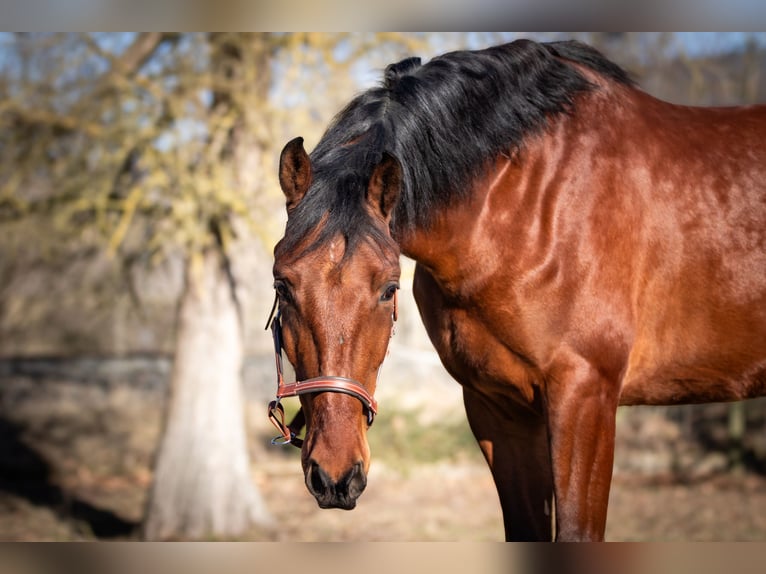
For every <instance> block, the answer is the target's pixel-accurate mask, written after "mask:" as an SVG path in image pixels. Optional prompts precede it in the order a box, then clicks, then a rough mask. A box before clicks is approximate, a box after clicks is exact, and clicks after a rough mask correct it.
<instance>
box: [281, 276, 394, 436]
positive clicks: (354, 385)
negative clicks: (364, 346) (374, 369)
mask: <svg viewBox="0 0 766 574" xmlns="http://www.w3.org/2000/svg"><path fill="white" fill-rule="evenodd" d="M278 302H279V298H278V297H277V298H275V299H274V305H273V307H272V308H271V313H270V314H269V320H268V322H267V323H266V328H267V329H268V328H269V327H271V334H272V336H273V338H274V356H275V360H276V366H277V394H276V399H275V400H273V401H271V402H270V403H269V407H268V417H269V420H270V421H271V424H273V425H274V426H275V427H276V428H277V430H278V431H279V433H280V434H279V436H276V437H274V438H273V439H272V440H271V444H273V445H285V444H291V445H293V446H295V447H298V448H300V447H301V446H302V445H303V440H302V439H300V438H298V437H297V435H298V434H299V433H300V431H301V429H302V428H303V425H304V424H305V416H304V415H303V410H302V409H300V410H299V411H298V413H297V414H296V415H295V417H293V420H292V421H290V424H285V409H284V407H283V406H282V403H281V400H282V399H283V398H285V397H297V396H300V395H306V394H311V393H323V392H330V393H343V394H346V395H351V396H352V397H354V398H356V399H358V400H359V402H361V403H362V406H363V407H364V410H365V412H366V413H367V426H368V427H369V426H371V425H372V422H373V421H374V420H375V415H376V414H378V402H377V401H376V400H375V397H373V396H372V395H371V394H370V393H369V392H368V391H367V389H366V388H364V386H363V385H362V384H361V383H359V382H358V381H355V380H354V379H349V378H347V377H336V376H332V375H324V376H319V377H313V378H311V379H306V380H303V381H295V382H294V383H285V381H284V378H283V376H282V372H283V371H282V321H281V320H280V319H281V310H280V309H279V306H278ZM398 316H399V310H398V296H397V292H396V291H395V292H394V311H393V313H392V314H391V337H393V336H394V323H395V322H396V320H397V318H398ZM378 374H380V370H378Z"/></svg>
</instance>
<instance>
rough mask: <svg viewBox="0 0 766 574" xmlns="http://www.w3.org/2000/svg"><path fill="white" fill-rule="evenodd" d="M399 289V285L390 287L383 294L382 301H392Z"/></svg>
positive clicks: (394, 284)
mask: <svg viewBox="0 0 766 574" xmlns="http://www.w3.org/2000/svg"><path fill="white" fill-rule="evenodd" d="M397 289H399V285H397V284H396V283H392V284H391V285H389V286H388V287H386V290H385V291H383V294H382V295H381V296H380V300H381V301H390V300H391V299H393V298H394V295H396V290H397Z"/></svg>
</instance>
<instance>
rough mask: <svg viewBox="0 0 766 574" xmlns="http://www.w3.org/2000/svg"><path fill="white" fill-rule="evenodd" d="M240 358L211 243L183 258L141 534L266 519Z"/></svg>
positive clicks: (181, 532) (223, 532) (219, 532)
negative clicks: (253, 469) (250, 446)
mask: <svg viewBox="0 0 766 574" xmlns="http://www.w3.org/2000/svg"><path fill="white" fill-rule="evenodd" d="M192 262H194V259H192ZM242 363H243V340H242V325H241V317H240V313H239V309H238V304H237V299H236V291H235V285H234V283H233V282H232V281H231V276H230V274H229V273H228V270H227V268H226V261H225V260H224V258H223V257H222V256H221V254H220V251H219V250H217V249H209V250H207V252H205V253H204V255H202V257H201V258H200V261H199V262H197V263H196V264H195V263H191V264H188V265H187V276H186V285H185V291H184V294H183V296H182V298H181V302H180V306H179V312H178V332H177V342H176V352H175V359H174V366H173V372H172V377H171V388H170V397H169V403H168V411H167V417H166V428H165V432H164V435H163V438H162V441H161V444H160V448H159V452H158V456H157V461H156V465H155V475H154V483H153V486H152V490H151V493H150V497H149V503H148V507H147V513H146V519H145V523H144V537H145V538H146V539H148V540H163V539H170V538H173V539H178V538H185V539H198V538H201V537H209V536H214V537H232V536H238V535H241V534H243V533H244V532H245V531H246V530H247V529H248V528H250V527H251V526H253V525H268V524H270V523H271V517H270V515H269V513H268V511H267V509H266V506H265V504H264V501H263V499H262V498H261V495H260V493H259V491H258V490H257V488H256V486H255V484H254V483H253V481H252V478H251V475H250V465H249V457H248V451H247V444H246V435H245V421H244V409H243V397H242V385H241V371H242Z"/></svg>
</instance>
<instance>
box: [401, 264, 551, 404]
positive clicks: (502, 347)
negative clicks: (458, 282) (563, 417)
mask: <svg viewBox="0 0 766 574" xmlns="http://www.w3.org/2000/svg"><path fill="white" fill-rule="evenodd" d="M414 294H415V300H416V302H417V304H418V309H419V310H420V315H421V317H422V319H423V323H424V325H425V327H426V331H427V333H428V335H429V337H430V339H431V342H432V343H433V345H434V348H435V349H436V351H437V352H438V353H439V357H440V358H441V361H442V363H443V364H444V366H445V368H446V369H447V371H449V373H450V374H451V375H452V376H453V377H454V378H455V379H456V380H457V381H458V382H459V383H461V384H462V385H463V386H470V387H472V388H475V389H477V390H482V391H484V392H491V393H500V394H505V395H510V396H512V397H513V398H515V399H517V400H520V401H521V402H524V403H527V404H531V403H533V402H534V401H535V398H536V393H535V387H537V386H538V385H539V381H540V378H541V377H540V374H539V373H538V372H537V371H536V369H535V368H534V367H533V366H532V365H531V364H530V363H529V362H528V361H527V360H525V359H524V357H523V356H522V355H521V354H520V353H519V352H518V351H517V350H516V349H515V348H514V345H512V344H509V342H508V341H505V340H503V338H502V337H501V336H499V334H498V333H497V330H496V329H495V328H494V325H492V324H491V322H489V321H486V320H483V319H482V318H481V317H480V315H478V314H476V313H475V312H473V310H472V309H471V308H470V306H469V305H466V304H464V303H460V302H458V301H456V300H455V299H453V298H451V297H450V296H449V295H448V294H446V293H445V292H444V291H443V290H442V289H441V288H440V286H439V284H438V283H437V282H436V280H435V279H434V278H433V277H432V276H431V275H430V274H429V273H428V272H427V271H426V270H425V269H424V268H422V267H421V266H418V267H417V268H416V271H415V282H414Z"/></svg>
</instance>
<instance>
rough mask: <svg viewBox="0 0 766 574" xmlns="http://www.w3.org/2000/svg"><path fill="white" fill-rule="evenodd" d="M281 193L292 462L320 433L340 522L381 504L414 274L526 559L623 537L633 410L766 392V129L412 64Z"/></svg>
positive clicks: (584, 75)
mask: <svg viewBox="0 0 766 574" xmlns="http://www.w3.org/2000/svg"><path fill="white" fill-rule="evenodd" d="M279 175H280V183H281V187H282V190H283V191H284V194H285V196H286V198H287V211H288V214H289V216H288V221H287V227H286V231H285V236H284V238H283V239H282V240H281V241H280V243H279V244H278V245H277V246H276V248H275V264H274V277H275V286H276V290H277V295H278V299H279V315H278V316H277V318H276V320H275V321H274V322H275V335H280V337H281V338H278V343H277V350H279V349H280V348H282V347H283V348H284V351H285V353H286V356H287V357H288V359H289V360H290V361H291V363H292V364H293V365H294V366H295V369H296V374H297V376H298V379H299V381H300V382H299V383H297V384H296V385H297V386H293V387H292V388H291V390H290V392H285V393H283V394H285V395H289V394H300V395H301V399H300V400H301V405H302V411H301V413H300V415H299V417H298V418H299V420H298V421H296V422H294V423H293V424H292V425H291V426H290V427H289V429H288V428H285V433H286V438H285V440H290V438H291V434H290V431H295V432H297V430H298V428H299V427H300V426H302V424H303V423H304V421H305V425H306V437H305V441H304V443H303V446H302V464H303V468H304V471H305V475H306V484H307V486H308V489H309V491H310V492H311V493H312V494H313V495H314V496H315V497H316V499H317V501H318V502H319V505H320V506H322V507H341V508H353V507H354V505H355V502H356V498H357V497H358V496H359V494H360V493H361V492H362V490H363V489H364V487H365V484H366V473H367V470H368V466H369V461H370V453H369V449H368V446H367V440H366V432H367V427H368V425H369V424H370V423H371V422H372V415H373V414H374V404H373V403H372V402H371V401H370V397H371V396H372V394H373V393H374V391H375V385H376V380H377V372H378V368H379V366H380V364H381V362H382V361H383V359H384V356H385V353H386V348H387V344H388V339H389V336H390V332H391V325H392V316H393V315H395V310H394V301H395V293H396V288H397V285H398V283H397V281H398V278H399V255H400V252H401V253H403V254H404V255H406V256H408V257H411V258H413V259H414V260H415V261H416V262H417V267H416V271H415V279H414V294H415V298H416V300H417V303H418V307H419V309H420V314H421V316H422V319H423V321H424V323H425V326H426V329H427V331H428V334H429V336H430V338H431V340H432V342H433V344H434V346H435V347H436V350H437V351H438V353H439V355H440V357H441V359H442V362H443V363H444V365H445V367H446V368H447V370H448V371H449V372H450V374H451V375H452V376H454V378H455V379H457V381H458V382H459V383H460V384H461V385H462V386H463V392H464V399H465V407H466V413H467V415H468V420H469V422H470V425H471V428H472V430H473V432H474V434H475V436H476V438H477V440H478V442H479V445H480V447H481V449H482V451H483V453H484V455H485V457H486V460H487V462H488V463H489V466H490V468H491V471H492V475H493V477H494V480H495V483H496V485H497V489H498V492H499V497H500V502H501V505H502V509H503V516H504V525H505V532H506V537H507V538H508V539H509V540H529V539H532V540H550V539H551V537H552V535H553V520H552V515H553V505H554V504H555V535H556V539H558V540H600V539H602V538H603V535H604V528H605V523H606V509H607V499H608V495H609V487H610V482H611V474H612V463H613V451H614V433H615V411H616V409H617V406H618V405H637V404H650V405H667V404H677V403H699V402H708V401H730V400H739V399H745V398H748V397H755V396H759V395H763V394H766V107H742V108H728V109H701V108H692V107H683V106H678V105H672V104H669V103H666V102H662V101H659V100H657V99H655V98H653V97H651V96H649V95H647V94H646V93H644V92H642V91H641V90H639V89H638V88H637V87H636V86H635V85H634V84H633V82H632V81H631V80H630V79H629V77H628V76H627V75H626V74H625V72H624V71H623V70H622V69H620V68H619V67H618V66H616V65H615V64H613V63H612V62H610V61H608V60H607V59H606V58H604V57H603V56H602V55H601V54H599V53H598V52H596V51H595V50H593V49H591V48H589V47H587V46H584V45H582V44H578V43H571V42H564V43H552V44H537V43H534V42H530V41H518V42H514V43H512V44H508V45H504V46H498V47H494V48H490V49H487V50H482V51H476V52H454V53H450V54H446V55H444V56H441V57H438V58H436V59H433V60H432V61H430V62H429V63H427V64H424V65H421V63H420V60H419V59H417V58H410V59H408V60H404V61H402V62H400V63H398V64H394V65H391V66H389V67H388V68H387V69H386V72H385V78H384V81H383V83H382V85H381V86H380V87H376V88H373V89H370V90H369V91H367V92H365V93H363V94H361V95H360V96H358V97H357V98H355V99H354V100H353V101H351V102H350V103H349V105H348V106H347V107H346V108H345V109H344V110H343V111H341V112H340V114H338V116H337V117H336V118H335V120H334V121H333V123H332V124H331V126H330V127H329V128H328V130H327V132H326V133H325V135H324V136H323V137H322V139H321V141H320V142H319V144H318V145H317V147H316V149H315V150H314V151H313V152H312V154H311V156H308V155H307V154H306V152H305V151H304V149H303V145H302V140H301V139H300V138H296V139H295V140H293V141H291V142H290V143H288V144H287V146H286V147H285V149H284V150H283V152H282V156H281V162H280V171H279ZM412 384H417V383H416V382H413V383H412ZM301 385H305V388H304V387H301ZM333 391H339V392H333Z"/></svg>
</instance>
